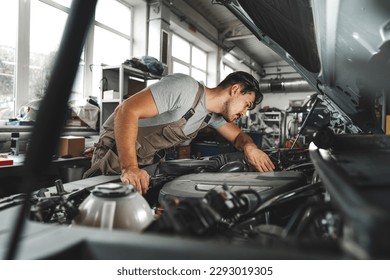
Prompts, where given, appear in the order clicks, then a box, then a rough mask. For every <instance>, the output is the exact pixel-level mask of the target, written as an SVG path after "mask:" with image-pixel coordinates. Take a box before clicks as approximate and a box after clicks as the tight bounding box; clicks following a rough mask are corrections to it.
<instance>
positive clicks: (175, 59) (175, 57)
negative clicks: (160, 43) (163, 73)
mask: <svg viewBox="0 0 390 280" xmlns="http://www.w3.org/2000/svg"><path fill="white" fill-rule="evenodd" d="M172 72H173V73H183V74H188V75H190V76H192V77H193V78H194V79H196V80H198V81H203V82H204V83H206V82H207V53H206V52H205V51H203V50H201V49H200V48H198V47H196V46H194V45H193V44H192V43H190V42H188V41H186V40H185V39H183V38H181V37H179V36H177V35H175V34H173V35H172Z"/></svg>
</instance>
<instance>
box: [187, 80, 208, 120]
mask: <svg viewBox="0 0 390 280" xmlns="http://www.w3.org/2000/svg"><path fill="white" fill-rule="evenodd" d="M203 92H204V87H203V85H202V84H201V83H199V82H198V92H197V93H196V96H195V99H194V102H193V103H192V106H191V108H190V109H189V110H188V111H187V112H186V113H185V114H184V115H183V117H182V118H184V119H185V120H186V121H188V120H189V119H190V118H191V117H192V116H193V115H194V114H195V107H196V106H197V105H198V103H199V101H200V99H201V98H202V96H203Z"/></svg>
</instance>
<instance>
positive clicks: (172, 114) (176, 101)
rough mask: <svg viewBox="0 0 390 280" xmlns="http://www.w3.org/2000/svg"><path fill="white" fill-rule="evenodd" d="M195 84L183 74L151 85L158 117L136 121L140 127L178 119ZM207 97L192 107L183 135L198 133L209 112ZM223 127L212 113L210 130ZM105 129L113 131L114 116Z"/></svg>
mask: <svg viewBox="0 0 390 280" xmlns="http://www.w3.org/2000/svg"><path fill="white" fill-rule="evenodd" d="M198 85H199V84H198V82H197V81H196V80H195V79H194V78H192V77H190V76H188V75H185V74H171V75H168V76H165V77H164V78H162V79H161V80H160V81H158V82H157V83H155V84H153V85H150V87H149V88H150V90H151V92H152V95H153V98H154V101H155V103H156V106H157V109H158V112H159V114H158V115H156V116H154V117H152V118H147V119H140V120H139V121H138V126H139V127H147V126H156V125H161V124H167V123H171V122H174V121H177V120H179V119H180V118H181V117H182V116H183V115H184V114H185V113H186V112H187V111H188V110H189V109H190V108H191V106H192V103H193V102H194V99H195V96H196V94H197V92H198ZM205 100H206V96H205V94H204V93H203V96H202V98H201V99H200V101H199V103H198V106H196V107H195V114H194V115H193V116H192V117H191V118H190V119H189V120H188V121H187V124H186V126H185V127H184V133H185V134H186V135H189V134H191V133H192V132H194V131H196V130H198V128H199V127H200V125H201V124H202V122H203V120H204V118H205V117H206V116H207V114H208V113H209V112H208V111H207V109H206V103H205ZM224 124H226V120H225V119H224V118H223V117H222V116H221V115H218V114H212V116H211V119H210V121H209V122H208V125H209V126H210V127H212V128H219V127H221V126H223V125H224ZM103 127H104V129H106V130H108V131H112V130H114V114H112V115H111V116H110V117H109V118H108V119H107V120H106V122H105V123H104V124H103Z"/></svg>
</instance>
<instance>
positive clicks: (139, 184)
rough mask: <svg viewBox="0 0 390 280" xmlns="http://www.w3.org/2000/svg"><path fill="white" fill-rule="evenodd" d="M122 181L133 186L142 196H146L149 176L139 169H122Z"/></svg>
mask: <svg viewBox="0 0 390 280" xmlns="http://www.w3.org/2000/svg"><path fill="white" fill-rule="evenodd" d="M121 181H122V183H124V184H132V185H133V186H134V187H135V188H136V190H137V191H138V192H139V193H140V194H145V193H146V192H147V191H148V188H149V174H148V173H147V172H146V171H145V170H143V169H139V168H138V167H131V168H127V169H122V174H121Z"/></svg>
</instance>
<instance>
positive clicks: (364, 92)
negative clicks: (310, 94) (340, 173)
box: [225, 0, 390, 133]
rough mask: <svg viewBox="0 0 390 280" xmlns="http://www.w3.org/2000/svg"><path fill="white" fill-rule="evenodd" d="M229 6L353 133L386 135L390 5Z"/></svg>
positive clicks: (300, 2) (248, 2)
mask: <svg viewBox="0 0 390 280" xmlns="http://www.w3.org/2000/svg"><path fill="white" fill-rule="evenodd" d="M228 2H229V3H225V5H226V6H227V8H228V9H229V10H230V11H232V12H233V14H235V15H236V16H237V17H238V18H239V19H240V20H241V21H242V22H243V23H244V24H245V25H246V26H247V27H248V28H249V29H250V30H251V31H252V32H253V34H255V36H257V38H258V39H259V40H260V41H262V42H263V43H264V44H265V45H267V46H268V47H270V48H271V49H272V50H274V51H275V52H276V53H278V54H279V55H280V56H281V58H282V59H284V60H286V61H287V62H288V63H289V64H290V65H291V66H292V67H294V68H295V69H296V70H297V71H298V72H299V73H300V74H301V75H302V76H303V77H304V78H305V79H306V80H307V81H308V82H309V84H310V85H312V86H313V88H314V89H316V90H317V92H318V93H319V95H318V96H319V98H320V99H321V100H322V102H323V103H324V104H326V105H327V106H328V108H329V109H330V111H331V112H332V113H333V115H334V116H336V118H337V119H338V121H342V124H341V123H339V125H344V126H345V127H346V128H347V129H348V130H349V132H352V133H382V131H381V129H380V128H379V125H378V124H377V121H376V118H375V114H374V111H373V108H374V99H375V97H376V96H377V95H380V94H383V93H388V92H389V90H390V82H388V74H389V73H390V3H389V2H388V1H384V0H382V1H381V0H374V1H371V0H358V1H355V0H343V1H338V0H326V1H324V0H297V1H284V0H279V1H277V0H276V1H275V0H272V1H271V0H262V1H254V0H238V1H228Z"/></svg>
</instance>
